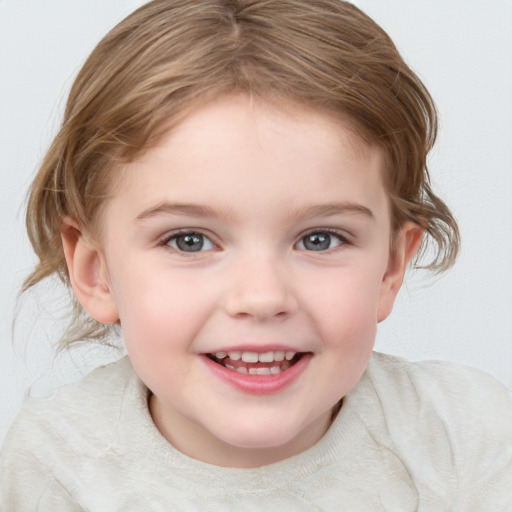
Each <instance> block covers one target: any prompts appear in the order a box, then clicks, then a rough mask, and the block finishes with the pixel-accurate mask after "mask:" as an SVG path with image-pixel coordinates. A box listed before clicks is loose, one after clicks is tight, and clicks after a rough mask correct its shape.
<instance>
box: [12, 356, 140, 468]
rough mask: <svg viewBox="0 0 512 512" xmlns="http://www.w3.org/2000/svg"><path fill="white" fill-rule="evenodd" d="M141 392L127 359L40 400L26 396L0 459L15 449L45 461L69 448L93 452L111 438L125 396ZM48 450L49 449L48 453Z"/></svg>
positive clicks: (103, 368) (94, 372)
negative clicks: (46, 458)
mask: <svg viewBox="0 0 512 512" xmlns="http://www.w3.org/2000/svg"><path fill="white" fill-rule="evenodd" d="M141 392H142V391H141V390H140V385H139V382H138V379H137V377H136V375H135V372H134V371H133V369H132V367H131V364H130V362H129V360H128V358H126V357H125V358H123V359H120V360H119V361H117V362H115V363H112V364H110V365H107V366H103V367H100V368H97V369H95V370H94V371H92V372H91V373H90V374H89V375H87V376H86V377H85V378H84V379H82V380H81V381H80V382H78V383H76V384H73V385H68V386H64V387H62V388H59V389H57V390H56V391H54V392H53V393H52V394H51V395H50V396H48V397H45V398H32V397H30V394H29V395H28V397H27V398H26V400H25V402H24V405H23V408H22V410H21V412H20V414H19V415H18V417H17V418H16V420H15V421H14V423H13V424H12V426H11V428H10V429H9V432H8V434H7V437H6V439H5V442H4V446H3V448H2V459H3V460H5V459H6V458H8V457H9V454H12V455H13V456H16V453H18V454H19V453H20V451H25V452H30V453H31V454H32V455H34V456H38V454H39V456H40V457H41V458H44V457H45V455H49V454H51V453H53V454H55V453H56V452H57V450H55V449H54V448H56V447H58V448H59V450H58V451H59V452H62V451H63V449H65V448H66V447H69V449H70V452H71V451H73V450H75V451H76V450H77V449H78V450H82V449H83V450H84V451H86V450H97V449H101V446H102V445H104V444H105V443H107V444H108V442H109V437H111V436H112V435H114V433H115V430H116V422H117V419H118V418H119V414H120V409H121V408H122V407H123V404H124V402H125V401H126V399H127V397H130V396H131V397H133V398H134V399H137V397H138V395H139V394H140V393H141ZM52 448H53V449H52Z"/></svg>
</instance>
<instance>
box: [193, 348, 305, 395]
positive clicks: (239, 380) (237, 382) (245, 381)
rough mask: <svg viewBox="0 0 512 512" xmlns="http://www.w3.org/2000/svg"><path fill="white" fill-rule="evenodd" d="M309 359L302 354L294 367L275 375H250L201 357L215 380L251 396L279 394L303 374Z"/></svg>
mask: <svg viewBox="0 0 512 512" xmlns="http://www.w3.org/2000/svg"><path fill="white" fill-rule="evenodd" d="M311 358H312V355H311V354H304V355H303V356H302V357H301V358H300V359H299V360H298V361H297V362H296V363H295V364H294V365H292V366H290V367H289V368H288V369H287V370H284V371H282V372H280V373H277V374H271V375H250V374H245V373H240V372H237V371H235V370H229V369H228V368H224V366H222V365H220V364H218V363H215V362H214V361H212V360H211V359H210V358H208V357H207V356H202V359H203V360H204V362H205V364H206V366H207V367H208V369H209V370H210V371H211V372H212V373H213V374H214V375H215V376H216V377H217V378H219V379H221V380H223V381H224V382H227V383H228V384H230V385H231V386H233V387H235V388H236V389H238V390H239V391H242V392H243V393H249V394H251V395H272V394H274V393H279V392H280V391H282V390H283V389H285V388H286V387H288V386H289V385H290V384H291V383H292V382H294V381H295V380H296V379H297V378H298V377H299V376H300V375H301V374H302V373H303V372H304V370H305V369H306V367H307V366H308V364H309V362H310V360H311Z"/></svg>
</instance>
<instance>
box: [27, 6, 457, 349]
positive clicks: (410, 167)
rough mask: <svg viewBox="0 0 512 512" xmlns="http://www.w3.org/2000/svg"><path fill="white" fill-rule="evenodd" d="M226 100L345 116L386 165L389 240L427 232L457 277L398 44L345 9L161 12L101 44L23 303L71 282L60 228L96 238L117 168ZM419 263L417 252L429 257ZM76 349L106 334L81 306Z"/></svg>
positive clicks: (453, 243)
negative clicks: (408, 229) (37, 290)
mask: <svg viewBox="0 0 512 512" xmlns="http://www.w3.org/2000/svg"><path fill="white" fill-rule="evenodd" d="M230 93H250V94H253V95H257V96H260V97H263V98H264V99H267V100H273V99H278V98H282V97H285V98H288V99H292V100H295V101H298V102H302V103H305V104H308V105H310V106H313V107H315V108H319V109H323V110H326V111H328V112H330V113H332V114H333V115H338V116H339V118H340V119H341V120H342V121H344V122H349V123H350V124H351V125H352V126H355V128H356V130H357V132H358V133H359V134H360V135H361V136H362V137H364V138H365V139H366V140H367V141H368V142H369V143H371V144H376V145H378V146H379V147H381V148H382V149H383V151H384V154H385V156H386V165H387V169H386V171H387V174H386V185H387V187H388V191H389V195H390V200H391V205H392V219H393V228H394V229H395V232H396V230H397V228H399V227H400V226H401V225H402V224H403V222H405V221H406V220H411V221H413V222H415V223H416V224H418V225H420V226H421V227H422V228H424V230H425V233H426V236H424V238H423V246H422V249H423V251H424V250H425V248H426V247H427V243H428V241H429V240H430V241H431V242H433V244H434V246H433V247H434V258H433V260H432V261H431V262H430V263H429V264H428V265H426V267H428V268H430V269H432V270H434V271H441V270H444V269H446V268H448V267H449V266H450V265H452V264H453V262H454V260H455V257H456V254H457V250H458V246H459V233H458V229H457V224H456V222H455V220H454V218H453V217H452V215H451V213H450V211H449V209H448V208H447V206H446V205H445V204H444V203H443V201H442V200H440V199H439V198H438V197H437V196H436V195H435V194H434V193H433V192H432V190H431V187H430V180H429V175H428V171H427V168H426V157H427V153H428V151H429V150H430V149H431V147H432V145H433V144H434V140H435V137H436V130H437V118H436V109H435V106H434V103H433V101H432V98H431V97H430V95H429V93H428V91H427V90H426V88H425V87H424V85H423V84H422V83H421V81H420V80H419V79H418V77H417V76H416V75H415V74H414V73H413V72H412V71H411V69H410V68H409V67H408V66H407V65H406V64H405V62H404V61H403V60H402V58H401V56H400V55H399V53H398V51H397V49H396V48H395V46H394V44H393V42H392V41H391V39H390V38H389V36H388V35H387V34H386V33H385V32H384V31H383V30H382V29H381V28H380V27H379V26H378V25H377V24H376V23H375V22H373V21H372V20H371V19H370V18H369V17H368V16H366V15H365V14H364V13H363V12H361V11H360V10H359V9H357V8H356V7H354V6H353V5H351V4H349V3H347V2H343V1H341V0H155V1H153V2H150V3H148V4H146V5H145V6H143V7H141V8H140V9H138V10H137V11H135V12H134V13H133V14H131V15H130V16H128V17H127V18H126V19H125V20H124V21H122V22H121V23H120V24H119V25H117V26H116V27H115V28H114V29H113V30H112V31H111V32H109V33H108V34H107V35H106V36H105V38H104V39H103V40H102V41H101V42H100V43H99V44H98V46H97V47H96V48H95V50H94V51H93V52H92V54H91V55H90V57H89V58H88V60H87V61H86V63H85V65H84V66H83V68H82V69H81V71H80V73H79V74H78V77H77V78H76V80H75V82H74V85H73V87H72V89H71V93H70V96H69V100H68V103H67V107H66V111H65V115H64V119H63V122H62V126H61V128H60V131H59V133H58V134H57V136H56V137H55V139H54V141H53V143H52V145H51V147H50V149H49V151H48V153H47V155H46V157H45V159H44V161H43V163H42V166H41V168H40V170H39V173H38V175H37V176H36V178H35V180H34V183H33V185H32V189H31V192H30V198H29V204H28V211H27V229H28V234H29V237H30V241H31V243H32V245H33V248H34V250H35V252H36V254H37V255H38V257H39V264H38V265H37V266H36V268H35V270H34V271H33V273H32V274H31V275H30V276H29V277H28V278H27V280H26V281H25V284H24V287H23V290H26V289H28V288H30V287H31V286H33V285H35V284H36V283H38V282H39V281H41V280H42V279H44V278H45V277H47V276H50V275H52V274H55V273H56V274H57V275H58V276H59V277H60V278H61V279H62V280H63V281H64V283H66V284H67V285H69V276H68V272H67V267H66V262H65V259H64V254H63V249H62V244H61V240H60V225H61V222H62V218H63V217H64V216H70V217H71V218H73V219H74V220H75V221H76V222H77V223H78V224H79V226H80V227H81V228H82V229H85V230H90V231H91V232H94V229H95V228H97V223H98V221H99V220H100V217H101V215H100V212H101V205H102V204H103V202H104V201H105V198H106V197H107V194H108V192H109V189H110V188H109V185H110V184H111V183H112V182H113V176H114V175H115V171H116V169H118V165H116V164H119V163H122V162H127V161H131V160H133V159H134V158H136V157H137V156H139V155H140V154H141V152H142V151H144V150H146V149H148V148H149V147H151V146H152V145H154V144H156V143H157V142H158V140H159V138H160V137H161V136H162V135H163V133H165V132H166V131H167V130H168V129H169V128H170V127H172V126H173V125H176V123H178V122H179V121H180V120H181V119H183V118H184V117H185V116H186V115H187V113H188V112H190V111H191V109H192V108H194V107H197V106H198V105H200V104H202V103H204V102H207V101H210V100H213V99H215V98H217V97H219V96H221V95H225V94H230ZM423 251H420V252H423ZM74 313H75V316H74V318H73V320H72V323H71V326H70V330H69V331H68V334H67V338H66V339H67V341H68V342H73V341H78V340H84V339H93V338H95V339H104V337H105V335H106V334H107V332H108V326H103V325H101V324H99V323H97V322H96V321H94V320H93V319H91V318H89V317H88V316H87V315H86V314H85V313H84V311H83V310H82V308H81V306H80V305H79V304H78V303H77V302H76V299H75V302H74Z"/></svg>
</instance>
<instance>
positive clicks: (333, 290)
mask: <svg viewBox="0 0 512 512" xmlns="http://www.w3.org/2000/svg"><path fill="white" fill-rule="evenodd" d="M330 274H331V275H326V276H324V279H323V283H324V285H323V286H322V287H319V288H318V289H317V291H316V293H315V294H313V295H311V300H310V309H311V308H313V309H314V311H315V314H314V318H316V323H317V329H318V330H319V331H320V332H322V333H323V336H322V337H323V339H324V340H326V341H328V342H329V343H332V344H336V345H338V344H339V345H341V346H342V347H344V348H345V349H346V350H347V351H349V350H350V349H351V347H352V346H363V345H365V344H366V341H367V342H368V343H371V344H373V341H374V338H375V334H376V329H377V311H378V303H379V293H380V283H381V278H380V272H376V271H375V268H373V269H371V270H369V269H367V271H365V269H361V271H356V270H355V269H353V268H351V269H347V270H344V269H343V270H337V271H333V272H332V273H330Z"/></svg>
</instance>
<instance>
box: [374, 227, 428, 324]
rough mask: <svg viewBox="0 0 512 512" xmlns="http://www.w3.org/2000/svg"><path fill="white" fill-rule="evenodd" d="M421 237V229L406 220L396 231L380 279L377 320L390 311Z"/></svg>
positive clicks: (382, 318) (387, 314)
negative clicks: (387, 260)
mask: <svg viewBox="0 0 512 512" xmlns="http://www.w3.org/2000/svg"><path fill="white" fill-rule="evenodd" d="M422 237H423V229H422V228H420V227H419V226H418V225H416V224H414V223H412V222H406V223H405V224H404V225H403V227H402V228H401V230H400V232H399V233H398V235H397V237H396V240H395V244H394V247H393V250H392V252H391V254H390V257H389V264H388V268H387V269H386V273H385V274H384V277H383V279H382V285H381V290H380V297H379V307H378V311H377V321H378V322H382V321H383V320H385V319H386V318H387V317H388V316H389V314H390V313H391V310H392V309H393V304H394V303H395V298H396V296H397V294H398V292H399V290H400V288H401V286H402V282H403V280H404V275H405V271H406V270H407V265H408V264H409V262H410V261H411V259H412V258H413V256H414V255H415V254H416V252H417V251H418V249H419V247H420V244H421V240H422Z"/></svg>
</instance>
